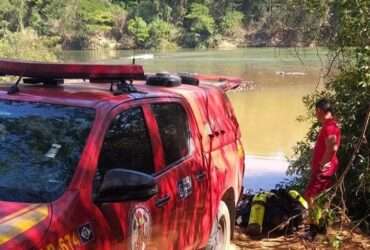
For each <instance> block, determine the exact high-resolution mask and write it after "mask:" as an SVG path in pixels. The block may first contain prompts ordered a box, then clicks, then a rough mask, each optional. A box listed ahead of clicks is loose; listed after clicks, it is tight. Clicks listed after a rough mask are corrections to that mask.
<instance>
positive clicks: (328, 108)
mask: <svg viewBox="0 0 370 250" xmlns="http://www.w3.org/2000/svg"><path fill="white" fill-rule="evenodd" d="M315 108H317V109H321V110H322V111H324V112H325V113H328V112H331V113H333V112H334V110H333V107H332V105H331V104H330V102H329V100H328V99H326V98H321V99H319V100H318V101H317V102H316V103H315Z"/></svg>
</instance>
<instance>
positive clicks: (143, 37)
mask: <svg viewBox="0 0 370 250" xmlns="http://www.w3.org/2000/svg"><path fill="white" fill-rule="evenodd" d="M127 30H128V32H129V34H130V35H132V36H133V37H134V39H135V43H136V45H137V46H139V47H141V48H144V47H145V46H146V43H147V41H148V38H149V27H148V25H147V23H146V22H145V21H144V19H142V18H141V17H135V18H134V19H130V20H129V21H128V24H127Z"/></svg>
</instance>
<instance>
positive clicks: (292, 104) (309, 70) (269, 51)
mask: <svg viewBox="0 0 370 250" xmlns="http://www.w3.org/2000/svg"><path fill="white" fill-rule="evenodd" d="M143 53H153V54H154V57H153V59H150V60H137V63H138V64H143V65H144V67H145V71H146V72H160V71H169V72H200V73H207V74H220V75H231V76H239V77H241V78H242V79H245V80H251V81H254V82H255V84H256V86H255V88H254V89H253V90H250V91H246V92H232V93H229V97H230V99H231V102H232V103H233V105H234V108H235V111H236V114H237V116H238V120H239V123H240V127H241V130H242V135H243V144H244V145H245V148H246V152H247V154H252V155H269V156H271V155H272V156H276V155H280V156H281V155H288V154H291V153H292V149H291V148H292V146H294V145H295V143H296V142H297V141H298V140H300V139H302V138H303V137H304V135H305V132H306V131H307V129H308V127H307V124H304V123H299V122H297V121H296V118H297V116H298V115H305V108H304V106H303V104H302V97H303V96H304V95H307V94H309V93H311V92H312V91H313V90H314V89H315V87H316V85H317V83H318V81H319V79H320V78H319V75H320V68H321V67H322V65H321V60H320V58H319V57H318V56H317V51H316V50H314V49H304V50H301V51H300V56H301V59H302V61H303V62H304V64H303V65H302V63H301V61H300V60H299V59H298V57H297V56H296V54H295V51H294V50H293V49H273V48H258V49H256V48H247V49H236V50H226V51H225V50H221V51H220V50H219V51H216V50H204V51H199V50H181V51H174V52H148V51H135V53H134V52H133V51H74V52H73V51H70V52H63V54H61V55H60V58H61V60H64V61H99V62H106V63H120V64H121V63H131V60H130V59H129V57H131V56H132V55H133V54H143ZM320 53H321V54H325V50H320ZM323 57H324V56H323ZM148 58H151V57H148ZM291 72H299V73H298V74H296V75H294V74H293V75H290V74H289V73H291Z"/></svg>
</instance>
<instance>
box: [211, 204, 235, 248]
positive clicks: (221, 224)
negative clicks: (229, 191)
mask: <svg viewBox="0 0 370 250" xmlns="http://www.w3.org/2000/svg"><path fill="white" fill-rule="evenodd" d="M230 239H231V223H230V212H229V209H228V208H227V205H226V203H225V202H224V201H221V202H220V205H219V207H218V212H217V218H216V219H215V220H214V222H213V226H212V232H211V235H210V237H209V240H208V244H207V247H206V250H228V249H229V248H230Z"/></svg>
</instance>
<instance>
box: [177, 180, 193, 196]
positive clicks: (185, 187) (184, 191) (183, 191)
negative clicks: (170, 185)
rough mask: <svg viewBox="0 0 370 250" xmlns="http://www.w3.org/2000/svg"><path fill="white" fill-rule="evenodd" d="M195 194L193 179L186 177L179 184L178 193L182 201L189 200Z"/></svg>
mask: <svg viewBox="0 0 370 250" xmlns="http://www.w3.org/2000/svg"><path fill="white" fill-rule="evenodd" d="M192 192H193V185H192V183H191V177H190V176H186V177H185V178H182V179H181V180H180V181H179V182H178V183H177V193H178V196H179V198H180V199H181V200H183V199H186V198H188V197H189V196H190V195H191V193H192Z"/></svg>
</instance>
